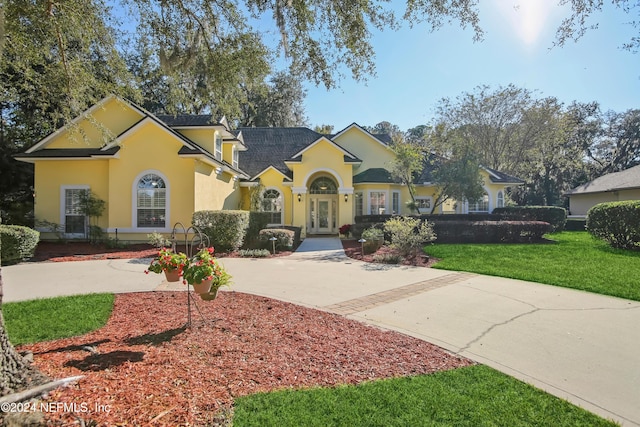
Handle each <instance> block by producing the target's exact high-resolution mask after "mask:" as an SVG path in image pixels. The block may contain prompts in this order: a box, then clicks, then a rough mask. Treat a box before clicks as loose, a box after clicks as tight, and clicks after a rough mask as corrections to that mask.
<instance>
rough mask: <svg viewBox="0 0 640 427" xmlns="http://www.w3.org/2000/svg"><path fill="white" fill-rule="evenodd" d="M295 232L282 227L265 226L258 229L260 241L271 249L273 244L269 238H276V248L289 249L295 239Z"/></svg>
mask: <svg viewBox="0 0 640 427" xmlns="http://www.w3.org/2000/svg"><path fill="white" fill-rule="evenodd" d="M295 236H296V233H295V232H294V231H293V230H286V229H284V228H265V229H264V230H260V241H261V242H263V246H267V247H268V248H269V249H271V248H272V247H273V246H272V245H273V244H272V243H271V241H270V239H271V238H272V237H275V238H276V249H286V250H291V249H292V248H293V244H294V241H295Z"/></svg>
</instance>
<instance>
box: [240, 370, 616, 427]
mask: <svg viewBox="0 0 640 427" xmlns="http://www.w3.org/2000/svg"><path fill="white" fill-rule="evenodd" d="M234 405H235V406H234V416H233V425H234V427H248V426H350V427H351V426H367V427H374V426H456V427H457V426H470V427H471V426H473V427H476V426H545V427H546V426H559V427H561V426H578V425H583V426H613V425H616V424H614V423H613V422H611V421H607V420H604V419H602V418H600V417H598V416H597V415H594V414H591V413H589V412H587V411H585V410H583V409H581V408H578V407H577V406H574V405H572V404H570V403H568V402H567V401H564V400H562V399H559V398H557V397H554V396H551V395H549V394H547V393H545V392H543V391H540V390H538V389H536V388H534V387H531V386H529V385H527V384H525V383H523V382H521V381H519V380H516V379H514V378H511V377H509V376H507V375H504V374H502V373H500V372H498V371H495V370H493V369H491V368H489V367H486V366H481V365H478V366H471V367H467V368H461V369H456V370H452V371H446V372H438V373H435V374H432V375H422V376H416V377H405V378H396V379H390V380H381V381H374V382H368V383H363V384H360V385H357V386H341V387H337V388H315V389H308V390H283V391H277V392H272V393H260V394H253V395H249V396H244V397H239V398H236V399H235V403H234Z"/></svg>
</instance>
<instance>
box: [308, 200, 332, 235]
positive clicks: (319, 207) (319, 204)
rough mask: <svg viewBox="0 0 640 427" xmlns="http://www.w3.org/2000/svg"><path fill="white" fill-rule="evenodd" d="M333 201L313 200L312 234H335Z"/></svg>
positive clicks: (311, 211) (311, 212) (311, 210)
mask: <svg viewBox="0 0 640 427" xmlns="http://www.w3.org/2000/svg"><path fill="white" fill-rule="evenodd" d="M332 206H333V201H332V199H331V198H320V197H318V198H315V197H314V198H312V199H311V209H310V214H311V217H310V218H309V219H310V222H311V232H312V233H333V228H334V227H333V211H332Z"/></svg>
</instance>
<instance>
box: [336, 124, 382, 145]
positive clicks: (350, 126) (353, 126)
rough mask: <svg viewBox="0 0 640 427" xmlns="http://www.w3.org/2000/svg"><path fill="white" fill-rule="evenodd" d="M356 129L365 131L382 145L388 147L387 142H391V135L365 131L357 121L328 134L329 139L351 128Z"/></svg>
mask: <svg viewBox="0 0 640 427" xmlns="http://www.w3.org/2000/svg"><path fill="white" fill-rule="evenodd" d="M354 128H355V129H358V130H360V131H361V132H363V133H366V134H367V135H369V136H371V137H372V138H373V139H375V140H376V141H377V142H378V143H380V144H382V145H383V146H384V147H386V148H389V144H391V136H390V135H388V134H372V133H371V132H369V131H367V130H366V129H363V128H362V126H360V125H359V124H357V123H351V124H350V125H349V126H347V127H346V128H344V129H342V130H341V131H340V132H338V133H336V134H333V135H329V137H330V139H335V138H338V137H339V136H341V135H342V134H344V133H346V132H347V131H349V130H351V129H354Z"/></svg>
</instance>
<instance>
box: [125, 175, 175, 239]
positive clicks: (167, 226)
mask: <svg viewBox="0 0 640 427" xmlns="http://www.w3.org/2000/svg"><path fill="white" fill-rule="evenodd" d="M149 174H153V175H158V176H159V177H160V178H162V180H163V181H164V186H165V187H164V188H165V196H164V227H158V228H153V227H138V182H139V181H140V179H142V177H143V176H145V175H149ZM171 230H172V229H171V185H170V184H169V180H168V179H167V177H166V175H165V174H163V173H162V172H160V171H158V170H153V169H150V170H146V171H144V172H141V173H140V174H138V176H136V177H135V179H134V180H133V184H132V186H131V229H130V230H126V229H124V230H123V231H133V232H146V233H149V232H151V231H164V232H170V231H171Z"/></svg>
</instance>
